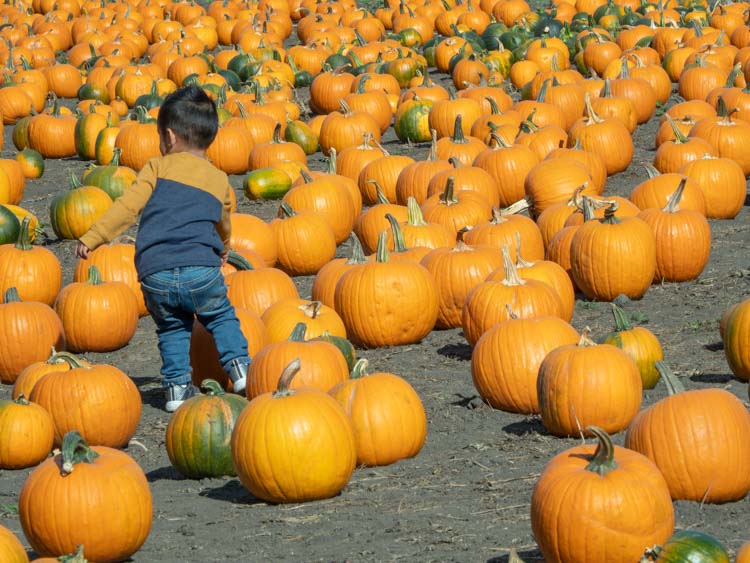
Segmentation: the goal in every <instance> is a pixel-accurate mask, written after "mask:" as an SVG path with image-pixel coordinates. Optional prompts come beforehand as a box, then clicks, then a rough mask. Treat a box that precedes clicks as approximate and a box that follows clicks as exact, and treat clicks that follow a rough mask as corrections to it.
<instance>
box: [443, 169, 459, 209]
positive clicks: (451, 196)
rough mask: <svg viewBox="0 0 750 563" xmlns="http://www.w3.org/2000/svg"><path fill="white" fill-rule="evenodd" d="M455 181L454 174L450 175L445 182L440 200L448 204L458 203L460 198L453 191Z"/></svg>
mask: <svg viewBox="0 0 750 563" xmlns="http://www.w3.org/2000/svg"><path fill="white" fill-rule="evenodd" d="M453 182H454V179H453V176H448V181H447V182H446V183H445V190H444V191H443V193H442V194H440V202H441V203H443V204H445V205H448V206H450V205H455V204H457V203H458V198H457V197H456V194H455V193H454V192H453Z"/></svg>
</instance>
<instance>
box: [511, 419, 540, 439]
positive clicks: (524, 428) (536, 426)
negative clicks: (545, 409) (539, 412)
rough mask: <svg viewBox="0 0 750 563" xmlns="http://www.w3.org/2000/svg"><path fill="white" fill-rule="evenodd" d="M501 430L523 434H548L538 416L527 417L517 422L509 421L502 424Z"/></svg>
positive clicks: (517, 434) (518, 434)
mask: <svg viewBox="0 0 750 563" xmlns="http://www.w3.org/2000/svg"><path fill="white" fill-rule="evenodd" d="M503 432H507V433H508V434H515V435H516V436H524V435H526V434H544V435H547V434H549V433H548V432H547V429H546V428H545V427H544V425H543V424H542V419H541V418H539V417H529V418H526V419H524V420H520V421H518V422H511V423H510V424H506V425H505V426H503Z"/></svg>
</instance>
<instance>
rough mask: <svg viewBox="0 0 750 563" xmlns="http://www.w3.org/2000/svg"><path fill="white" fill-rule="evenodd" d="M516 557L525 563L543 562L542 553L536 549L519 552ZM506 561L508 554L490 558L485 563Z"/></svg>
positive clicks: (505, 562) (508, 557)
mask: <svg viewBox="0 0 750 563" xmlns="http://www.w3.org/2000/svg"><path fill="white" fill-rule="evenodd" d="M518 557H520V558H521V559H522V560H523V561H524V562H525V563H531V562H532V561H544V557H542V552H541V551H539V550H538V549H527V550H524V551H519V552H518ZM508 561H510V554H507V555H500V556H499V557H491V558H490V559H487V563H508Z"/></svg>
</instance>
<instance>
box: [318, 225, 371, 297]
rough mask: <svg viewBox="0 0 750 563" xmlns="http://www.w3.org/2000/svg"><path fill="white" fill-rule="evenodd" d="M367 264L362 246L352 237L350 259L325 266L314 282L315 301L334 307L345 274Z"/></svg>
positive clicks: (342, 259)
mask: <svg viewBox="0 0 750 563" xmlns="http://www.w3.org/2000/svg"><path fill="white" fill-rule="evenodd" d="M365 262H367V258H365V254H364V251H363V250H362V245H361V244H360V242H359V239H358V238H357V236H356V235H352V249H351V254H350V255H349V257H348V258H336V259H334V260H331V261H330V262H328V263H327V264H326V265H325V266H323V267H322V268H321V269H320V270H318V273H317V274H316V275H315V279H314V280H313V284H312V289H311V296H312V299H313V301H320V302H321V303H322V304H323V305H326V306H328V307H333V306H334V299H333V296H334V293H335V292H336V284H337V283H338V281H339V280H340V279H341V276H343V275H344V272H346V271H347V270H349V269H350V268H351V267H352V266H355V265H357V264H364V263H365Z"/></svg>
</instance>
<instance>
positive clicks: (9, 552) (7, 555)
mask: <svg viewBox="0 0 750 563" xmlns="http://www.w3.org/2000/svg"><path fill="white" fill-rule="evenodd" d="M0 559H2V560H3V561H5V562H6V563H28V561H29V557H28V556H27V555H26V549H25V548H24V547H23V544H22V543H21V540H19V539H18V538H17V537H16V536H15V535H14V534H13V532H11V531H10V530H9V529H8V528H6V527H5V526H0Z"/></svg>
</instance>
